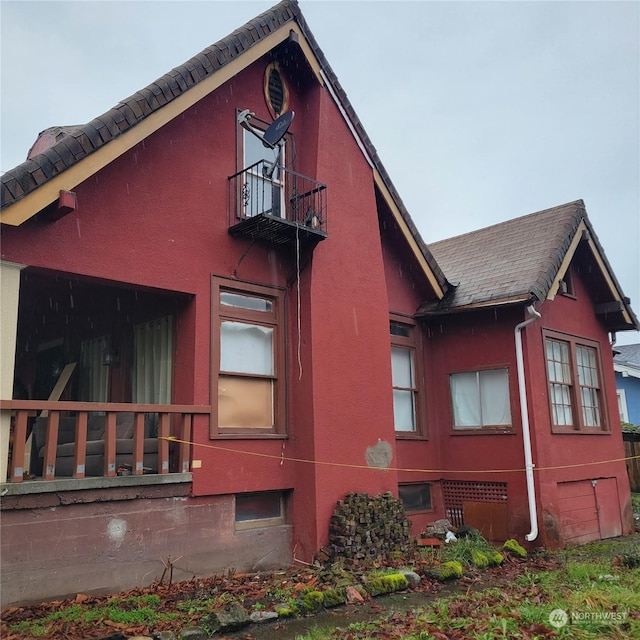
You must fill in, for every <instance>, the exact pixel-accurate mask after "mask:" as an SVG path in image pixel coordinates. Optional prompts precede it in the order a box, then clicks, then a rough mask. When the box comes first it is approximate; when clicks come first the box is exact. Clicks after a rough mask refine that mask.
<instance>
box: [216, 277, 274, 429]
mask: <svg viewBox="0 0 640 640" xmlns="http://www.w3.org/2000/svg"><path fill="white" fill-rule="evenodd" d="M240 287H242V288H240ZM212 295H213V301H214V318H213V336H212V345H213V370H214V376H213V379H214V380H215V384H216V385H217V386H216V388H214V389H213V390H212V397H216V398H217V403H214V410H213V411H214V416H213V419H212V436H215V435H222V434H243V433H253V434H256V435H260V434H262V435H269V434H279V433H284V431H285V428H284V423H285V420H284V413H285V410H284V359H285V357H284V332H283V330H282V327H281V325H280V323H281V320H280V318H281V315H282V312H283V295H284V294H283V292H282V291H280V290H276V289H271V288H268V287H261V286H258V285H242V284H241V283H238V282H236V281H230V280H223V279H221V278H214V281H213V294H212Z"/></svg>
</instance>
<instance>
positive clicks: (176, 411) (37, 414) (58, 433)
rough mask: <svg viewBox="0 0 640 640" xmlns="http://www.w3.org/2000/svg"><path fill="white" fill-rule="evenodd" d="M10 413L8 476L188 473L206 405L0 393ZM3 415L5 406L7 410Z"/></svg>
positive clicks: (206, 425)
mask: <svg viewBox="0 0 640 640" xmlns="http://www.w3.org/2000/svg"><path fill="white" fill-rule="evenodd" d="M0 409H1V410H2V412H3V413H4V412H7V413H10V414H11V435H10V446H9V454H8V464H7V467H8V469H9V473H8V481H9V482H11V483H20V482H25V481H33V480H43V481H53V480H59V479H60V478H74V479H83V478H87V477H89V476H93V477H103V478H114V477H117V476H143V475H149V474H159V475H168V474H185V473H188V472H189V471H190V470H191V444H190V443H191V441H192V432H193V429H194V426H198V428H202V429H206V430H207V431H206V433H208V428H209V414H210V411H211V409H210V407H209V406H192V405H160V404H129V403H107V402H98V403H93V402H73V401H62V402H54V401H41V400H40V401H38V400H1V401H0ZM5 415H6V413H5Z"/></svg>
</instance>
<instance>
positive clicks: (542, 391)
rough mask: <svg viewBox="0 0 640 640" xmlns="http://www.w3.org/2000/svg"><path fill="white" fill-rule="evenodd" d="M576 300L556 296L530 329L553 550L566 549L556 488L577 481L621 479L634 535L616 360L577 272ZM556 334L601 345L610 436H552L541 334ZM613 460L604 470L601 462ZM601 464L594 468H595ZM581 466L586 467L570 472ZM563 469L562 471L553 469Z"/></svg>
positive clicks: (543, 494)
mask: <svg viewBox="0 0 640 640" xmlns="http://www.w3.org/2000/svg"><path fill="white" fill-rule="evenodd" d="M573 273H574V277H573V284H574V289H575V297H569V296H562V295H560V296H557V297H556V298H555V299H554V300H553V301H547V302H545V303H544V304H543V305H541V306H540V307H539V311H540V313H541V314H542V318H541V319H540V321H538V322H537V323H536V324H534V325H532V326H531V327H530V328H529V329H527V342H526V347H525V348H526V358H527V366H528V371H529V372H530V374H529V380H530V382H531V385H532V392H531V394H530V399H529V406H530V411H531V416H532V422H533V424H535V425H536V429H535V434H534V438H535V455H536V458H535V460H534V461H535V463H536V465H537V466H538V467H540V470H539V471H538V472H536V481H537V491H538V495H539V504H540V505H541V511H542V521H543V523H544V524H545V527H544V530H543V531H542V532H541V542H543V543H544V544H546V545H547V546H550V547H554V546H559V545H562V544H564V540H563V539H562V536H561V535H560V532H559V529H560V520H561V509H560V504H559V498H558V483H559V482H568V481H576V480H595V479H599V478H614V477H615V478H617V485H618V502H619V508H620V513H621V520H622V527H623V533H630V532H631V531H632V530H633V522H632V513H631V505H630V493H629V479H628V475H627V470H626V466H625V463H624V461H623V460H622V459H623V458H624V447H623V443H622V433H621V430H620V420H619V416H618V410H617V407H618V404H617V398H616V390H615V389H616V387H615V375H614V371H613V355H612V348H611V345H610V341H609V340H610V339H609V335H608V333H607V331H606V328H605V327H604V326H603V324H602V323H601V322H600V321H599V320H598V318H597V317H596V316H595V315H594V312H593V304H592V301H591V299H590V297H589V292H588V289H587V286H586V282H588V281H585V278H584V277H582V276H580V274H579V272H578V270H577V269H576V270H574V272H573ZM543 328H546V329H552V330H554V331H560V332H564V333H567V334H570V335H573V336H578V337H581V338H588V339H590V340H594V341H597V343H598V345H599V349H600V355H601V358H602V375H603V380H602V382H601V388H603V389H604V390H605V393H604V400H605V403H606V406H605V407H604V408H603V409H604V410H605V411H606V412H607V415H608V423H609V426H610V431H609V432H606V433H593V434H583V433H572V434H557V433H556V434H552V433H551V425H550V410H549V394H548V387H547V382H546V372H545V360H544V344H543V336H542V329H543ZM610 460H615V461H616V462H608V463H605V464H600V463H601V462H602V461H610ZM596 462H597V463H599V464H592V463H596ZM567 465H583V466H574V467H571V466H567ZM553 467H564V468H553Z"/></svg>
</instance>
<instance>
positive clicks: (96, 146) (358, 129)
mask: <svg viewBox="0 0 640 640" xmlns="http://www.w3.org/2000/svg"><path fill="white" fill-rule="evenodd" d="M286 41H292V42H296V43H297V44H298V45H299V46H300V48H301V50H302V52H303V54H304V56H305V58H306V59H307V62H308V63H309V65H310V67H311V70H312V72H313V74H314V75H315V77H316V79H317V81H318V82H319V83H320V84H321V85H323V86H325V87H326V88H327V90H328V91H329V92H330V94H331V96H332V97H333V99H334V101H335V103H336V105H337V106H338V108H339V110H340V112H341V113H342V115H343V117H344V119H345V121H346V122H347V125H348V126H349V129H350V130H351V133H352V135H353V136H354V138H355V139H356V141H357V143H358V145H359V147H360V149H361V151H362V153H363V154H364V156H365V158H366V160H367V162H368V163H369V164H370V166H371V167H372V169H373V173H374V179H375V183H376V186H377V188H378V189H379V190H380V191H381V193H382V195H383V197H384V198H385V200H386V201H387V204H388V205H389V207H390V209H391V212H392V214H393V216H394V218H395V219H396V221H397V222H398V224H399V227H400V229H401V231H402V233H403V236H404V238H405V240H406V241H407V242H408V244H409V246H410V247H411V250H412V252H413V254H414V255H415V256H416V258H417V260H418V262H419V264H420V266H421V268H422V270H423V271H424V273H425V274H426V276H427V278H428V279H429V281H430V283H431V285H432V287H433V289H434V291H435V293H436V296H437V297H438V298H441V297H442V296H443V295H444V294H445V292H446V291H447V289H448V282H447V279H446V278H445V276H444V273H443V271H442V270H441V268H440V267H439V265H438V264H437V262H436V261H435V259H434V258H433V256H432V255H431V252H430V251H429V249H428V248H427V245H426V243H425V242H424V240H423V239H422V237H421V235H420V233H419V232H418V230H417V228H416V226H415V224H414V223H413V221H412V219H411V217H410V216H409V213H408V212H407V210H406V208H405V206H404V204H403V202H402V200H401V198H400V196H399V195H398V193H397V191H396V189H395V187H394V186H393V184H392V182H391V180H390V178H389V175H388V174H387V172H386V170H385V168H384V167H383V165H382V163H381V161H380V158H379V157H378V154H377V151H376V149H375V147H374V146H373V144H372V143H371V140H370V139H369V137H368V135H367V134H366V132H365V130H364V128H363V126H362V123H361V122H360V120H359V118H358V117H357V115H356V113H355V111H354V109H353V107H352V105H351V103H350V101H349V99H348V98H347V94H346V93H345V91H344V90H343V88H342V87H341V85H340V83H339V82H338V79H337V77H336V75H335V73H334V72H333V70H332V69H331V67H330V65H329V63H328V62H327V59H326V58H325V56H324V54H323V53H322V51H321V49H320V47H319V46H318V44H317V42H316V40H315V38H314V36H313V34H312V33H311V31H310V29H309V27H308V25H307V23H306V22H305V20H304V18H303V16H302V13H301V11H300V8H299V7H298V3H297V0H283V1H282V2H280V3H279V4H277V5H275V6H274V7H272V8H271V9H269V10H268V11H265V12H264V13H262V14H260V15H259V16H257V17H256V18H254V19H253V20H251V21H249V22H248V23H247V24H245V25H244V26H242V27H240V28H239V29H236V30H235V31H234V32H233V33H231V34H230V35H228V36H227V37H226V38H223V39H222V40H220V41H218V42H217V43H215V44H213V45H211V46H210V47H207V48H206V49H205V50H204V51H202V52H200V53H199V54H197V55H196V56H194V57H193V58H191V59H190V60H188V61H187V62H185V63H184V64H182V65H180V66H178V67H176V68H175V69H173V70H171V71H169V72H168V73H166V74H165V75H163V76H162V77H161V78H159V79H158V80H156V81H155V82H152V83H151V84H150V85H148V86H147V87H145V88H144V89H141V90H140V91H137V92H136V93H134V94H133V95H132V96H130V97H129V98H126V99H125V100H122V101H121V102H119V103H118V104H117V105H116V106H115V107H113V108H112V109H109V111H107V112H106V113H104V114H102V115H101V116H98V117H97V118H94V119H93V120H91V121H90V122H88V123H87V124H84V125H80V126H74V127H68V128H64V127H60V128H55V129H60V130H61V131H62V132H63V133H64V135H63V136H61V137H60V138H59V139H58V140H57V141H56V142H55V143H54V144H53V145H52V146H50V147H49V148H47V149H45V150H44V151H43V152H42V153H38V154H37V155H34V156H33V157H30V158H29V159H27V160H26V161H25V162H23V163H22V164H20V165H18V166H17V167H15V168H14V169H12V170H10V171H7V172H6V173H5V174H4V175H3V176H2V187H1V189H2V206H1V210H0V222H1V223H3V224H9V225H20V224H22V223H23V222H24V221H26V220H28V219H29V218H31V217H33V216H35V215H36V214H37V213H38V212H39V211H41V210H42V209H43V208H45V207H47V206H49V205H50V204H52V203H53V202H55V201H56V200H57V199H58V197H59V194H60V191H61V190H63V191H71V190H73V189H74V188H75V187H76V186H77V185H78V184H79V183H80V182H82V181H83V180H85V179H87V178H88V177H90V176H91V175H93V174H94V173H96V171H98V170H99V169H101V168H102V167H104V166H106V165H107V164H108V163H109V162H111V161H112V160H114V159H115V158H117V157H118V156H120V155H121V154H122V153H125V152H126V151H127V150H129V149H130V148H132V147H133V146H134V145H136V144H137V143H139V142H140V141H142V140H143V139H144V138H146V137H147V136H148V135H150V134H151V133H153V132H154V131H156V130H158V129H159V128H160V127H162V126H163V125H164V124H166V123H167V122H169V121H170V120H172V119H173V118H175V117H176V116H178V115H180V114H181V113H182V112H184V111H185V110H186V109H187V108H189V107H190V106H192V105H193V104H195V102H197V101H198V100H200V99H201V98H202V97H204V96H205V95H207V94H208V93H210V92H212V91H213V90H215V89H216V88H218V87H219V86H220V85H222V84H223V83H224V82H226V81H227V80H229V79H230V78H232V77H233V76H234V75H236V74H237V73H239V72H240V71H241V70H242V69H244V68H246V67H247V66H249V65H250V64H251V63H252V62H254V61H255V60H257V59H258V58H260V57H262V56H263V55H265V54H266V53H268V52H269V51H271V50H272V49H273V48H274V47H275V46H277V45H279V44H281V43H282V42H286ZM50 131H51V129H48V130H46V131H45V132H43V133H46V132H50ZM34 146H35V145H34ZM32 149H33V147H32Z"/></svg>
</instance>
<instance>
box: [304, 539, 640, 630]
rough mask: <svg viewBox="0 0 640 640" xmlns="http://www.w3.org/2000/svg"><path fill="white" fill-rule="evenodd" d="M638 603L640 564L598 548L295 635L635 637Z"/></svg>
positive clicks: (639, 597)
mask: <svg viewBox="0 0 640 640" xmlns="http://www.w3.org/2000/svg"><path fill="white" fill-rule="evenodd" d="M596 549H597V547H596ZM592 551H593V549H592ZM584 553H585V550H583V554H584ZM555 609H562V610H563V611H565V612H566V613H567V616H568V624H567V625H566V626H564V627H561V628H558V629H555V628H554V627H553V625H552V624H551V623H550V614H551V612H552V611H554V610H555ZM638 611H640V569H639V568H628V567H624V566H619V565H614V564H612V562H611V559H610V558H609V557H605V558H599V557H598V556H597V554H596V555H594V556H592V557H588V558H587V559H585V560H578V561H571V560H570V561H568V562H566V563H565V564H564V565H561V566H560V568H558V569H555V570H551V571H539V572H538V571H529V570H527V571H525V573H523V574H522V575H521V576H520V577H519V578H518V579H517V580H514V581H513V582H512V583H510V584H507V585H506V586H502V587H500V588H489V589H485V590H483V591H470V592H468V593H465V594H464V595H454V596H449V597H446V598H440V599H438V600H435V601H433V602H432V603H430V604H429V605H428V606H425V607H421V608H420V609H417V610H414V611H411V612H407V613H404V614H393V616H392V617H383V618H380V619H378V620H375V621H369V622H364V623H355V624H353V625H350V626H349V627H347V628H346V629H340V630H334V631H324V630H315V631H314V632H313V633H312V634H308V635H305V636H300V637H299V638H298V640H339V639H340V638H344V637H348V638H350V640H370V638H377V637H386V636H385V630H387V631H388V632H390V631H391V630H394V629H395V630H397V629H398V628H402V629H403V630H404V629H406V633H405V634H404V635H402V636H398V635H390V636H389V637H394V638H395V637H402V638H403V640H432V639H433V638H435V637H438V636H437V633H438V632H451V631H456V632H462V633H464V634H465V637H469V638H475V639H477V640H504V639H506V638H509V639H511V638H514V639H518V638H535V637H540V638H543V637H544V638H547V637H551V636H553V637H558V638H564V639H566V640H570V639H574V638H575V639H576V640H603V639H605V638H610V639H612V640H613V639H615V640H618V639H622V638H640V619H638V616H637V612H638ZM532 630H533V631H532ZM554 634H556V635H554Z"/></svg>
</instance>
